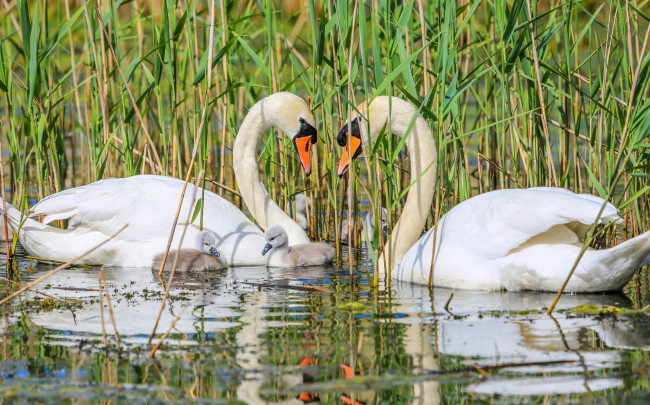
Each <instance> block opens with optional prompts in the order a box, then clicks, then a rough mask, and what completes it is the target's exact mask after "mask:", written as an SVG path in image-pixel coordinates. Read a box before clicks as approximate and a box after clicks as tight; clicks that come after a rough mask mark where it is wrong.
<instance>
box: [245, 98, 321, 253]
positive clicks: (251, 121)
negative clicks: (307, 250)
mask: <svg viewBox="0 0 650 405" xmlns="http://www.w3.org/2000/svg"><path fill="white" fill-rule="evenodd" d="M270 102H272V100H271V97H267V98H265V99H263V100H262V101H260V102H258V103H257V104H255V105H254V106H253V107H252V108H251V109H250V111H249V112H248V114H247V115H246V118H244V121H243V122H242V125H241V127H240V128H239V132H238V133H237V138H236V139H235V143H234V146H233V167H234V171H235V179H236V180H237V184H238V186H239V191H240V193H241V196H242V199H243V200H244V203H245V204H246V207H248V209H249V211H250V212H251V215H252V216H253V218H254V219H255V220H256V221H257V223H258V224H259V225H260V227H261V228H262V229H268V228H269V227H271V226H273V225H282V227H283V228H284V229H285V230H286V231H287V234H288V236H289V244H290V245H293V244H296V243H307V242H309V238H308V237H307V234H306V233H305V231H303V230H302V228H301V227H300V226H299V225H298V224H296V222H295V221H293V220H292V219H291V217H289V216H288V215H287V214H286V213H285V212H284V211H283V210H282V209H281V208H280V207H279V206H278V205H277V204H276V203H275V201H273V199H272V198H271V196H270V195H269V193H268V191H267V190H266V187H265V186H264V184H263V183H262V181H261V179H260V171H259V166H258V163H257V156H258V152H257V151H258V149H259V147H260V144H261V143H262V139H263V138H264V134H265V133H266V131H268V129H269V128H271V127H272V126H275V120H274V116H273V111H272V109H270V108H265V105H267V103H270Z"/></svg>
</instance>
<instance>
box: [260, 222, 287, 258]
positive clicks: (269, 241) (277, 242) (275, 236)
mask: <svg viewBox="0 0 650 405" xmlns="http://www.w3.org/2000/svg"><path fill="white" fill-rule="evenodd" d="M264 239H265V240H266V245H264V249H263V250H262V256H264V255H265V254H267V253H268V251H269V250H271V249H273V248H278V247H281V246H285V245H287V244H288V243H289V237H288V236H287V231H285V230H284V228H283V227H282V225H273V226H272V227H270V228H269V229H267V230H266V232H264Z"/></svg>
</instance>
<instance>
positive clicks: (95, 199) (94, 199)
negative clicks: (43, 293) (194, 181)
mask: <svg viewBox="0 0 650 405" xmlns="http://www.w3.org/2000/svg"><path fill="white" fill-rule="evenodd" d="M272 126H277V127H278V128H279V129H280V130H281V131H282V132H284V133H285V134H286V135H287V136H288V137H289V138H291V140H292V141H293V143H294V145H295V146H296V149H297V152H298V154H299V156H300V159H301V163H302V166H303V168H304V170H305V172H306V173H307V174H309V173H310V171H311V161H310V151H311V144H312V143H313V142H315V141H316V139H317V138H316V129H315V120H314V117H313V115H312V114H311V112H310V110H309V107H308V106H307V104H306V103H305V102H304V101H303V100H302V99H301V98H299V97H298V96H296V95H294V94H291V93H276V94H272V95H270V96H268V97H266V98H264V99H262V100H260V101H259V102H258V103H256V104H255V105H254V106H253V107H251V109H250V111H249V113H248V114H247V116H246V118H245V119H244V121H243V122H242V125H241V127H240V129H239V132H238V135H237V139H236V141H235V146H234V150H233V160H234V170H235V175H236V177H237V180H238V183H239V188H240V191H241V194H242V196H243V199H244V202H245V203H246V205H247V206H248V208H249V210H250V212H251V213H252V215H253V217H254V218H255V219H256V220H257V221H258V222H259V224H260V225H261V226H262V227H264V228H266V227H269V226H272V225H275V224H280V225H282V226H283V227H284V228H285V229H287V230H288V232H289V243H290V244H296V243H306V242H309V238H308V237H307V234H306V233H305V232H304V231H303V230H302V229H301V228H300V227H299V226H298V225H297V224H296V223H295V222H294V221H293V220H292V219H291V218H290V217H289V216H288V215H286V214H285V213H284V212H283V211H282V209H280V207H278V205H277V204H275V202H273V200H272V199H271V198H270V196H269V195H268V193H267V192H266V189H265V187H264V185H263V184H262V183H261V181H260V174H259V168H258V166H257V159H256V155H257V148H258V146H259V144H260V142H261V140H262V138H263V136H264V133H265V132H266V131H267V130H268V129H269V128H270V127H272ZM251 179H253V181H251ZM183 184H184V182H183V181H182V180H179V179H176V178H172V177H165V176H155V175H139V176H132V177H127V178H121V179H105V180H100V181H97V182H94V183H91V184H88V185H86V186H81V187H76V188H72V189H67V190H63V191H61V192H59V193H56V194H53V195H51V196H49V197H46V198H44V199H42V200H41V201H39V203H37V204H36V205H35V206H34V207H33V208H32V209H31V214H32V215H44V216H45V218H44V219H43V222H38V221H35V220H33V219H31V218H26V219H24V218H23V217H22V215H21V213H20V212H19V211H18V210H16V209H15V208H13V207H11V206H10V205H7V211H8V212H7V214H8V219H9V222H10V224H11V226H12V228H13V229H14V230H15V231H18V230H19V229H20V232H19V238H20V242H21V244H22V245H23V246H24V247H25V249H26V250H27V251H28V252H29V253H30V254H31V255H33V256H36V257H41V258H45V259H51V260H59V261H69V260H72V259H74V258H76V257H78V256H80V255H81V254H82V253H84V252H86V251H87V250H89V249H90V248H92V247H94V246H95V245H97V244H99V243H100V242H102V241H105V240H106V239H107V238H108V236H109V235H112V234H113V233H115V232H116V231H118V230H119V229H120V228H121V227H123V226H124V225H125V224H129V226H128V227H127V228H126V229H125V230H124V231H122V232H121V233H120V234H119V235H117V236H116V237H115V238H114V239H112V240H111V241H109V242H108V243H106V244H105V245H103V246H102V247H100V248H99V249H96V250H95V251H93V252H92V253H90V254H88V255H86V256H85V257H84V258H82V259H80V260H78V261H77V263H80V264H105V265H114V266H124V267H149V266H150V264H151V260H152V258H153V256H154V255H155V254H156V253H159V252H160V251H161V250H162V249H164V248H165V246H166V245H167V239H168V237H169V232H170V230H171V229H172V224H173V220H174V217H175V215H176V210H177V207H178V203H179V198H180V196H181V190H182V188H183ZM199 191H200V190H199ZM192 193H193V186H192V185H188V189H187V191H186V193H185V198H184V200H183V205H182V208H181V212H180V216H179V218H180V220H179V223H178V224H177V230H176V232H175V233H174V240H173V242H172V248H179V249H183V248H191V247H192V244H193V243H194V240H195V238H196V235H197V234H198V233H199V232H200V227H199V224H198V219H197V220H196V221H195V222H194V223H192V224H191V225H190V226H189V227H188V232H187V235H186V237H185V239H184V240H183V245H182V246H178V243H179V239H180V234H181V233H182V232H180V228H181V227H182V226H184V224H183V223H182V222H183V219H184V218H187V217H188V213H189V212H192V211H193V210H194V206H192V205H191V201H190V200H191V198H190V197H189V196H191V195H192ZM197 195H199V196H200V195H204V198H203V201H202V207H203V211H204V215H203V227H205V228H207V229H210V230H212V231H214V232H215V233H216V234H217V236H218V238H219V242H218V244H217V249H218V250H219V252H220V253H221V254H222V256H223V257H224V258H225V259H226V260H227V261H228V263H229V265H231V266H242V265H264V264H265V262H266V260H265V259H266V258H265V257H263V256H262V255H261V253H260V252H261V250H262V248H263V247H264V245H265V243H266V242H265V240H264V235H263V234H262V232H261V231H260V230H259V228H258V227H257V226H255V225H254V224H253V223H252V222H251V221H250V220H249V219H248V218H247V217H246V216H245V215H244V214H243V213H242V212H241V211H240V210H239V209H238V208H237V207H235V206H234V205H233V204H232V203H230V202H229V201H227V200H225V199H224V198H222V197H220V196H218V195H216V194H214V193H212V192H210V191H207V190H206V191H205V194H202V193H198V194H197ZM0 207H1V204H0ZM60 219H68V220H69V222H70V223H73V224H74V227H73V228H72V229H59V228H55V227H52V226H48V225H47V224H48V223H51V222H52V221H54V220H60ZM23 222H24V223H23ZM21 223H23V224H22V227H21Z"/></svg>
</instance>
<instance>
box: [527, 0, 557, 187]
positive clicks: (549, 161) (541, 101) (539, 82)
mask: <svg viewBox="0 0 650 405" xmlns="http://www.w3.org/2000/svg"><path fill="white" fill-rule="evenodd" d="M526 4H527V10H528V19H529V21H530V22H529V23H528V31H530V40H531V42H532V45H531V49H532V51H533V61H534V66H535V79H536V81H537V95H538V99H539V105H540V109H541V111H542V129H543V130H544V138H545V139H544V142H545V143H546V161H547V165H548V171H549V173H550V175H551V180H553V185H554V186H555V187H557V186H558V181H557V174H556V173H555V164H554V163H553V152H552V151H551V135H550V133H549V131H548V123H547V119H546V106H545V105H544V89H543V88H542V78H541V73H540V71H539V58H538V56H537V45H536V44H535V30H534V26H533V23H532V20H533V13H532V8H531V4H530V0H527V1H526Z"/></svg>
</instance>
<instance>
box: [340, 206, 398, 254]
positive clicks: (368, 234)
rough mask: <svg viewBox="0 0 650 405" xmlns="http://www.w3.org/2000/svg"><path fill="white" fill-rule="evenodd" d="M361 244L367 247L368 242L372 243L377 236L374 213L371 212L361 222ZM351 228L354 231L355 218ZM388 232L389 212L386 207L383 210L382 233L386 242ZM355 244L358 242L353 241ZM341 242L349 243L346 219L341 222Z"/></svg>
mask: <svg viewBox="0 0 650 405" xmlns="http://www.w3.org/2000/svg"><path fill="white" fill-rule="evenodd" d="M361 227H362V228H361V244H362V245H365V244H366V241H367V240H370V241H372V240H373V238H374V234H375V221H374V217H373V215H372V211H369V212H368V214H367V215H366V216H365V217H364V218H363V221H361ZM351 228H352V229H354V217H353V218H352V225H351ZM387 230H388V210H387V209H386V208H385V207H382V208H381V233H382V235H383V238H384V239H383V240H386V237H387V234H386V231H387ZM352 241H353V244H354V243H355V242H356V241H355V240H354V239H353V240H352ZM341 242H346V243H349V242H348V220H347V219H344V220H343V221H341Z"/></svg>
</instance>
